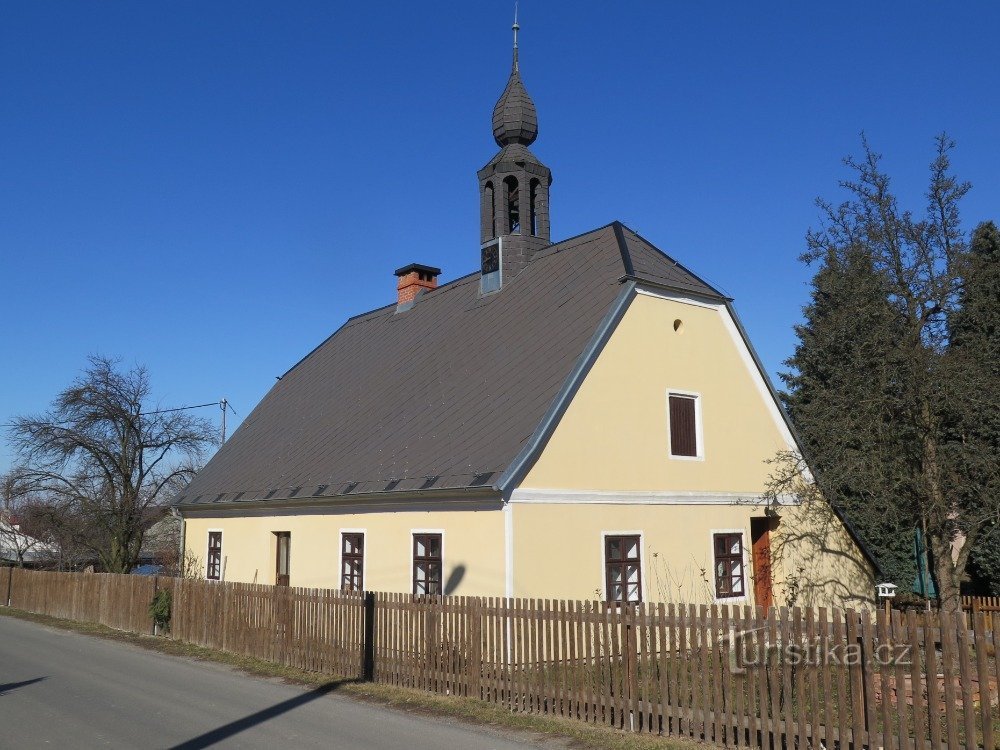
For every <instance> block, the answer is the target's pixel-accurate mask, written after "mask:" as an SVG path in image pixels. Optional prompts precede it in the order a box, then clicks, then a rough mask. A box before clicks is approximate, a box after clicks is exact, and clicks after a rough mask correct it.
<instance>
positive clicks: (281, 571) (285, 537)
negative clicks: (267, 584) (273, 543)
mask: <svg viewBox="0 0 1000 750" xmlns="http://www.w3.org/2000/svg"><path fill="white" fill-rule="evenodd" d="M274 535H275V536H276V537H277V538H278V540H277V541H278V544H277V550H278V554H277V555H276V557H277V559H276V561H275V571H274V582H275V584H276V585H278V586H287V585H288V568H289V563H290V561H291V551H292V550H291V547H292V533H291V532H290V531H276V532H275V534H274Z"/></svg>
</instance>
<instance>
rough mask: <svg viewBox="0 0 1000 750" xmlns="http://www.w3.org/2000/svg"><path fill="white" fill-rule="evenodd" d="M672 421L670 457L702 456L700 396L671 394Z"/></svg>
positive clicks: (669, 400)
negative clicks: (699, 428)
mask: <svg viewBox="0 0 1000 750" xmlns="http://www.w3.org/2000/svg"><path fill="white" fill-rule="evenodd" d="M667 401H668V408H667V413H668V417H669V420H670V455H671V456H677V457H679V458H697V457H699V456H700V455H701V446H700V445H699V444H698V443H699V437H700V436H699V434H698V433H699V430H698V411H699V406H700V404H699V403H698V396H695V395H692V394H687V393H671V394H669V396H668V397H667Z"/></svg>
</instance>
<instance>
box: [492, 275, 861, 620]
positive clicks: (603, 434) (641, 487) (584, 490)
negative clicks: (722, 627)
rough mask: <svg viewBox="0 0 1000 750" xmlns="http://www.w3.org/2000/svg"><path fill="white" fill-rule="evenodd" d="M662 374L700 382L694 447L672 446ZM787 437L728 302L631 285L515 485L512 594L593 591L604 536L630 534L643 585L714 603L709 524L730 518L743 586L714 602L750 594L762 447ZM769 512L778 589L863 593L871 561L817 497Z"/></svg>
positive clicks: (830, 599)
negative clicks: (695, 456)
mask: <svg viewBox="0 0 1000 750" xmlns="http://www.w3.org/2000/svg"><path fill="white" fill-rule="evenodd" d="M675 320H681V321H682V328H681V332H679V333H675V331H674V321H675ZM670 389H677V390H680V391H688V392H694V393H698V394H699V395H700V397H701V400H702V403H701V417H702V430H701V435H702V437H703V442H704V447H703V453H704V457H703V459H699V460H690V459H672V458H671V457H670V455H669V442H668V420H667V393H668V390H670ZM793 445H794V442H793V440H792V437H791V435H790V434H789V433H788V430H787V427H786V426H785V425H784V422H783V421H781V417H780V413H779V412H778V410H777V407H776V406H775V405H774V402H773V398H772V397H771V395H770V393H769V392H768V391H767V390H766V385H765V384H764V382H763V380H762V378H760V375H759V373H758V372H757V371H756V367H755V365H754V364H753V361H752V359H751V357H750V354H749V352H748V350H747V349H746V347H745V345H744V343H743V341H742V339H741V338H740V337H739V333H738V330H737V329H736V327H735V324H734V323H733V321H732V320H731V319H730V318H729V313H728V311H727V310H726V309H725V307H723V306H718V307H712V306H706V305H705V304H697V303H695V302H693V301H692V302H684V301H678V300H672V299H664V298H661V297H657V296H648V295H639V296H637V297H636V298H635V299H634V300H633V302H632V304H631V305H630V307H629V309H628V310H627V311H626V313H625V315H624V316H623V318H622V320H621V322H620V323H619V325H618V327H617V329H616V330H615V331H614V333H613V334H612V336H611V338H610V339H609V341H608V343H607V344H606V346H605V348H604V349H603V351H602V352H601V353H600V355H599V356H598V358H597V360H596V361H595V363H594V365H593V367H592V368H591V370H590V372H589V373H588V374H587V376H586V377H585V379H584V381H583V382H582V383H581V385H580V387H579V389H578V391H577V393H576V395H575V396H574V397H573V400H572V401H571V403H570V404H569V406H568V407H567V409H566V412H565V414H564V415H563V416H562V418H561V420H560V421H559V423H558V425H557V426H556V428H555V430H554V431H553V434H552V436H551V437H550V439H549V441H548V443H547V445H546V446H545V447H544V448H543V450H542V453H541V455H540V457H539V458H538V460H537V461H536V462H535V464H534V465H533V466H532V467H531V468H530V469H529V470H528V472H527V474H526V476H525V478H524V480H523V481H522V482H521V484H520V486H519V487H518V488H517V489H516V490H514V492H513V493H512V495H511V502H512V509H513V514H512V515H513V519H512V540H511V547H512V549H513V554H512V558H513V560H514V568H513V571H512V576H513V581H514V586H513V588H514V591H515V593H516V595H517V596H529V597H561V598H562V597H568V598H574V599H579V598H584V599H587V598H591V599H592V598H595V596H597V597H599V596H603V588H604V583H605V582H604V559H603V556H604V551H603V546H602V542H603V535H604V534H605V533H609V532H610V533H641V535H642V539H643V555H642V566H643V579H644V584H645V585H644V587H643V588H644V598H646V599H649V600H654V601H656V600H658V601H687V602H694V603H713V602H714V601H715V595H714V580H713V550H712V534H713V532H719V531H726V532H732V531H739V532H741V533H742V534H743V537H744V547H745V549H746V552H747V554H746V561H745V564H746V566H747V568H746V572H747V585H746V597H745V598H742V599H737V600H722V601H720V603H730V604H734V603H735V604H755V603H756V602H755V601H754V598H753V583H752V576H753V569H752V563H751V559H750V551H749V548H750V546H751V538H750V528H751V518H754V517H763V516H764V515H765V513H764V508H763V507H762V505H761V504H760V493H761V492H763V491H764V490H765V487H766V483H767V480H768V476H769V473H770V468H769V466H768V465H767V463H766V461H767V460H769V459H771V458H774V457H775V455H776V454H777V453H778V452H779V451H784V450H788V449H789V448H790V447H791V446H793ZM778 513H779V514H780V523H779V526H778V529H777V530H776V531H775V532H774V533H773V534H772V554H773V557H774V562H773V579H774V586H773V590H774V593H775V601H776V603H777V604H779V605H780V604H793V603H797V604H800V605H809V606H863V605H866V604H871V603H872V595H873V591H874V580H873V577H872V571H871V568H870V566H869V565H868V563H867V562H866V560H865V558H864V556H863V554H862V553H861V551H860V550H859V549H858V548H857V547H856V545H855V544H854V542H853V540H852V539H851V538H850V536H849V535H848V534H847V532H846V530H845V529H844V528H843V526H842V525H841V524H840V522H839V520H837V519H836V518H835V517H834V516H833V514H832V513H831V512H830V510H829V507H828V506H826V505H825V503H824V504H822V507H819V508H805V507H800V506H791V505H787V506H782V507H781V508H779V509H778Z"/></svg>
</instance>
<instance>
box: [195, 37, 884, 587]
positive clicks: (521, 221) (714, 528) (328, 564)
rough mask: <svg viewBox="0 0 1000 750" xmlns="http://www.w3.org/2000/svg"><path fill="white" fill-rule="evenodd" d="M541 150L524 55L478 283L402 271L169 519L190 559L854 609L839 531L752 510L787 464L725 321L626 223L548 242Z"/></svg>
mask: <svg viewBox="0 0 1000 750" xmlns="http://www.w3.org/2000/svg"><path fill="white" fill-rule="evenodd" d="M537 130H538V125H537V116H536V113H535V108H534V105H533V104H532V102H531V99H530V98H529V97H528V94H527V92H526V91H525V89H524V86H523V83H522V81H521V78H520V73H519V69H518V63H517V55H516V48H515V56H514V64H513V66H512V70H511V75H510V80H509V81H508V84H507V87H506V89H505V91H504V93H503V95H502V96H501V98H500V100H499V101H498V102H497V105H496V108H495V110H494V113H493V135H494V138H495V140H496V142H497V144H498V146H499V147H500V151H499V152H498V153H497V154H496V155H495V156H494V157H493V158H492V159H491V160H490V162H489V163H488V164H487V165H486V166H485V167H484V168H483V169H481V170H480V171H479V173H478V176H479V189H480V197H481V202H480V204H481V212H480V213H481V216H480V219H481V221H480V268H479V270H478V271H477V272H475V273H472V274H469V275H467V276H463V277H461V278H458V279H456V280H454V281H451V282H449V283H447V284H442V285H440V286H439V285H438V283H437V278H438V275H439V274H440V270H439V269H437V268H434V267H432V266H428V265H421V264H411V265H409V266H406V267H403V268H400V269H399V270H397V271H396V276H397V277H398V281H397V284H396V286H397V299H396V303H395V304H392V305H389V306H387V307H382V308H379V309H376V310H373V311H371V312H368V313H365V314H363V315H359V316H357V317H355V318H351V319H350V320H348V321H347V323H345V324H344V325H343V326H342V327H341V328H340V329H339V330H338V331H336V332H335V333H334V334H333V335H332V336H331V337H330V338H329V339H327V340H326V341H325V342H323V343H322V344H321V345H320V346H319V347H317V348H316V349H315V350H314V351H313V352H311V353H310V354H309V355H307V356H306V357H305V358H304V359H303V360H302V361H300V362H299V363H298V364H297V365H295V366H294V367H293V368H292V369H291V370H289V371H288V372H287V373H285V375H284V376H282V377H281V378H280V380H279V381H278V382H277V383H276V384H275V385H274V387H273V388H272V389H271V391H270V392H269V393H268V394H267V396H265V398H264V399H263V400H262V401H261V403H260V404H259V405H258V406H257V407H256V408H255V409H254V411H253V412H252V413H251V414H250V416H249V417H248V418H247V419H246V420H245V421H244V423H243V424H242V425H241V426H240V428H239V429H238V430H237V431H236V433H235V434H234V435H233V436H232V438H231V439H230V440H229V441H228V442H227V443H226V444H225V445H223V446H222V448H221V449H220V450H219V452H218V453H217V454H216V455H215V457H214V458H213V459H212V460H211V461H210V462H209V463H208V465H207V466H206V467H205V468H204V469H203V470H202V471H201V472H200V473H199V474H198V475H197V476H196V477H195V479H194V480H193V481H192V483H191V484H190V486H189V487H188V488H187V489H186V490H185V492H184V493H183V495H182V496H180V497H179V498H178V499H177V502H176V507H177V508H178V510H179V511H180V512H181V514H182V516H183V518H184V545H185V548H186V553H187V555H188V557H189V558H190V559H194V560H197V561H198V569H199V570H200V571H201V572H202V573H203V574H204V575H205V576H206V577H208V578H223V579H225V580H229V581H245V582H258V583H277V584H290V585H293V586H306V587H346V588H365V589H370V590H381V591H403V592H413V593H418V594H426V593H431V594H436V593H445V594H458V595H480V596H513V597H530V598H546V599H553V598H559V599H593V598H599V599H604V600H617V601H637V600H653V601H684V602H696V603H721V604H730V605H737V604H738V605H743V604H760V605H764V606H767V605H771V604H778V605H784V604H790V603H799V604H805V605H851V606H858V605H864V604H868V603H870V602H871V600H872V599H873V597H874V570H875V568H874V565H873V563H872V561H871V558H870V556H869V555H868V554H867V553H866V552H865V550H864V549H863V547H862V546H861V545H860V543H859V542H858V540H857V538H856V536H855V535H854V534H853V533H852V532H851V530H850V528H849V526H847V525H846V523H845V522H844V521H843V519H842V518H841V517H840V516H839V515H838V514H837V513H836V512H835V511H834V509H832V508H830V507H829V506H826V505H825V504H823V503H819V504H817V503H806V504H803V503H801V502H800V500H799V498H798V497H797V496H785V497H777V498H772V502H770V503H765V501H764V499H763V498H764V495H765V492H766V490H767V489H768V478H769V475H770V473H771V465H770V464H769V463H768V462H769V461H771V460H772V459H774V458H775V456H776V455H778V454H779V453H780V452H783V451H797V450H798V446H797V445H796V441H795V438H794V436H793V433H792V431H791V429H790V426H789V424H788V421H787V418H786V417H785V415H784V413H783V412H782V410H781V407H780V405H779V403H778V400H777V398H776V395H775V392H774V390H773V388H772V387H771V385H770V383H769V382H768V379H767V375H766V373H765V371H764V369H763V368H762V366H761V364H760V361H759V360H758V359H757V357H756V355H755V354H754V351H753V349H752V347H751V345H750V342H749V340H748V339H747V336H746V332H745V331H744V330H743V328H742V327H741V325H740V323H739V320H738V318H737V317H736V314H735V312H734V310H733V307H732V304H731V300H729V299H727V298H726V297H725V296H724V295H723V294H721V293H720V292H718V291H717V290H716V289H714V288H713V287H712V286H711V285H709V284H707V283H706V282H705V281H703V280H702V279H700V278H698V277H697V276H696V275H694V274H693V273H692V272H690V271H689V270H688V269H686V268H685V267H684V266H681V265H680V264H679V263H677V262H676V261H675V260H673V259H672V258H670V257H668V256H667V255H665V254H663V253H662V252H661V251H659V250H657V249H656V248H655V247H654V246H653V245H651V244H650V243H649V242H648V241H646V240H645V239H643V238H642V237H640V236H638V235H637V234H635V233H634V232H632V231H631V230H629V229H628V228H627V227H625V226H623V225H622V224H620V223H618V222H614V223H612V224H609V225H607V226H604V227H601V228H599V229H596V230H594V231H592V232H588V233H586V234H583V235H580V236H577V237H574V238H571V239H566V240H563V241H561V242H557V243H553V242H551V240H550V223H549V188H550V185H551V181H552V178H551V172H550V171H549V169H548V168H547V167H545V166H544V165H543V164H542V163H541V162H539V161H538V159H537V158H536V157H535V156H534V154H532V152H531V151H530V150H529V148H528V147H529V146H530V144H531V143H532V142H533V141H534V139H535V137H536V135H537ZM775 500H777V502H775ZM817 506H821V507H817Z"/></svg>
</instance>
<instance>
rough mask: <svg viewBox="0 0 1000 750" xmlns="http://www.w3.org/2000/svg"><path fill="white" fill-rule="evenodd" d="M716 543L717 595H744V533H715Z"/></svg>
mask: <svg viewBox="0 0 1000 750" xmlns="http://www.w3.org/2000/svg"><path fill="white" fill-rule="evenodd" d="M713 540H714V545H715V597H716V599H728V598H730V597H734V596H743V595H744V593H745V592H744V588H743V579H744V576H743V534H742V533H736V534H713Z"/></svg>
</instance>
